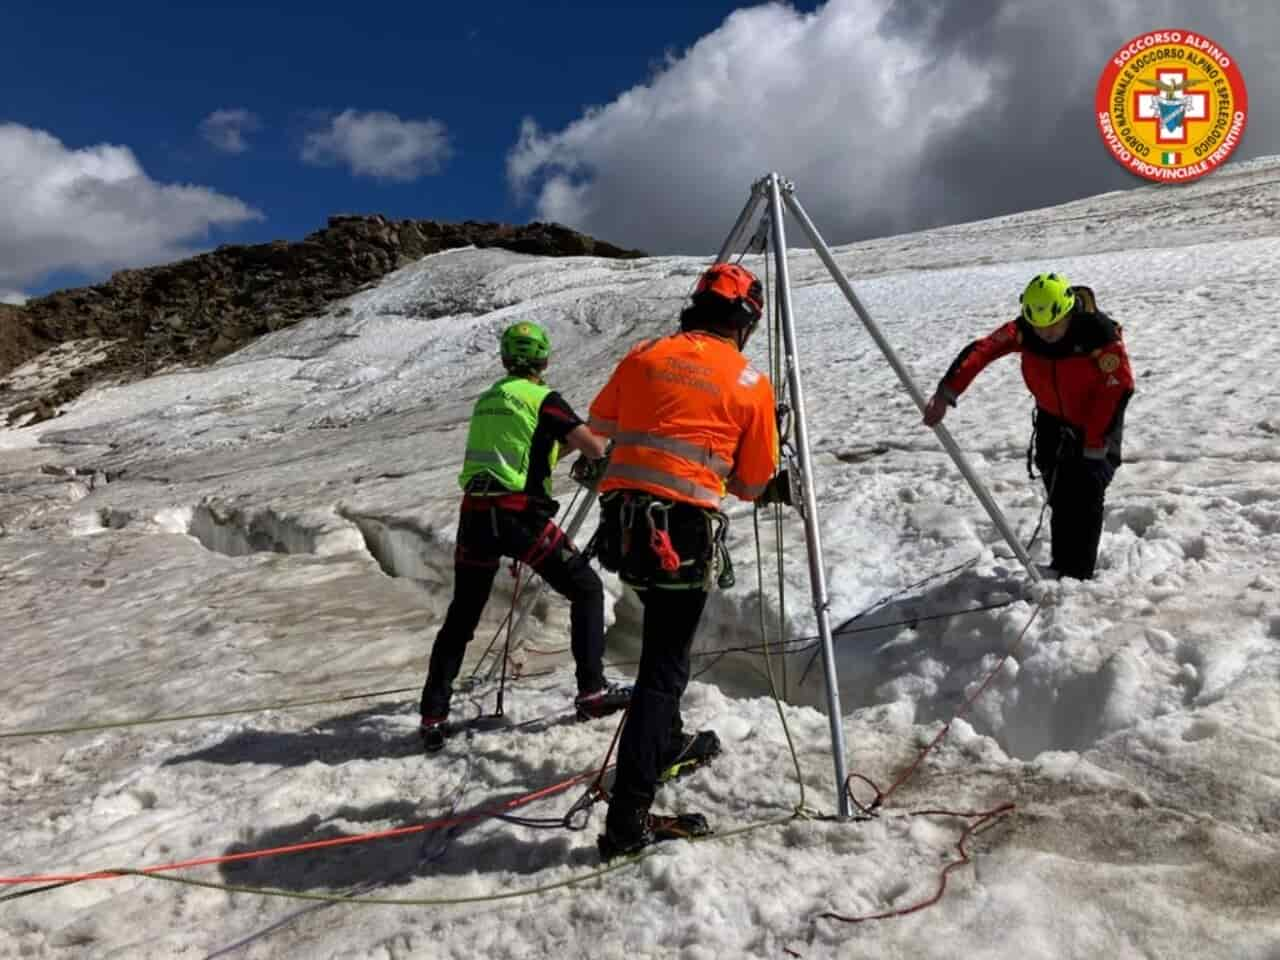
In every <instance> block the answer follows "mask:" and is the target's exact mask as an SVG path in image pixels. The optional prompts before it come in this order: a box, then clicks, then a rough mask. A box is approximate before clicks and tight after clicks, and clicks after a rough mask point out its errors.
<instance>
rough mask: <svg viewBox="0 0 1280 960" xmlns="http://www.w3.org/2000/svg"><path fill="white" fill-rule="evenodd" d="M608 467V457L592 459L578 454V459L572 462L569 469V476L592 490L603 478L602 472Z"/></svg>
mask: <svg viewBox="0 0 1280 960" xmlns="http://www.w3.org/2000/svg"><path fill="white" fill-rule="evenodd" d="M608 465H609V458H608V457H598V458H596V459H592V458H591V457H588V456H587V455H586V454H585V453H584V454H580V455H579V456H578V459H577V460H575V461H573V466H572V467H570V468H569V476H571V477H573V479H574V480H576V481H577V482H578V483H580V484H582V486H584V487H587V488H588V489H594V488H595V487H596V486H597V485H598V484H599V483H600V481H601V480H602V479H603V478H604V471H605V468H606V467H607V466H608Z"/></svg>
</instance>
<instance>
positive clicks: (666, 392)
mask: <svg viewBox="0 0 1280 960" xmlns="http://www.w3.org/2000/svg"><path fill="white" fill-rule="evenodd" d="M590 426H591V429H592V430H594V431H595V432H596V433H598V434H601V435H603V436H606V437H611V438H612V439H613V441H614V446H613V454H612V455H611V456H610V458H609V468H608V471H607V472H606V473H605V476H604V479H603V481H601V484H600V491H601V492H602V493H607V492H608V491H610V490H618V489H634V490H643V491H646V492H648V493H652V494H655V495H656V496H660V497H666V498H668V499H671V500H677V501H680V502H684V503H693V504H697V505H698V506H703V507H715V506H718V505H719V503H720V500H721V498H723V497H724V494H725V491H726V489H727V490H728V492H730V493H733V494H734V495H735V496H738V497H740V498H741V499H743V500H754V499H755V498H756V497H758V496H760V494H761V493H763V492H764V488H765V485H766V484H767V483H768V482H769V480H770V479H771V478H772V477H773V475H774V473H775V472H776V471H777V468H778V433H777V425H776V423H775V420H774V398H773V385H772V384H770V382H769V378H768V377H766V376H764V375H763V374H761V373H759V372H757V371H756V370H755V369H754V368H753V367H752V366H751V365H750V364H749V363H748V362H747V359H746V357H744V356H743V355H742V354H741V353H740V352H739V351H738V349H737V347H735V346H734V345H733V344H732V343H731V342H729V341H728V340H726V339H724V338H722V337H717V336H715V335H713V334H709V333H705V332H702V331H692V332H688V333H678V334H674V335H672V336H669V337H663V338H662V339H660V340H652V341H645V342H643V343H640V344H638V345H637V346H636V347H635V348H634V349H632V351H631V352H630V353H629V354H627V356H626V357H625V358H624V359H623V360H622V362H621V363H620V364H618V367H617V369H615V370H614V372H613V376H611V377H610V378H609V382H608V383H607V384H605V387H604V389H603V390H601V391H600V393H599V395H598V396H597V397H596V398H595V400H594V401H593V402H592V404H591V420H590Z"/></svg>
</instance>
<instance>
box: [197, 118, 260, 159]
mask: <svg viewBox="0 0 1280 960" xmlns="http://www.w3.org/2000/svg"><path fill="white" fill-rule="evenodd" d="M261 129H262V121H261V120H259V119H258V116H257V114H255V113H252V112H250V111H248V110H243V109H235V110H215V111H213V113H211V114H209V115H208V116H207V117H205V118H204V119H203V120H201V121H200V135H201V136H202V137H204V138H205V140H207V141H208V142H209V143H210V144H212V145H213V146H214V147H215V148H217V149H218V150H221V151H222V152H223V153H244V152H245V151H246V150H248V149H249V144H248V143H246V142H245V139H244V138H245V134H249V133H253V132H255V131H257V130H261Z"/></svg>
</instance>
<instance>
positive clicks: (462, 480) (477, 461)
mask: <svg viewBox="0 0 1280 960" xmlns="http://www.w3.org/2000/svg"><path fill="white" fill-rule="evenodd" d="M550 392H551V388H550V387H547V386H545V385H544V384H541V383H534V382H533V381H532V380H529V379H527V378H525V377H503V378H502V379H501V380H499V381H498V382H497V383H495V384H494V385H493V386H492V387H490V388H489V389H488V390H486V391H485V392H484V393H482V394H481V395H480V399H479V400H477V401H476V405H475V408H474V409H473V410H472V413H471V424H470V426H469V427H468V429H467V449H466V454H465V456H464V458H463V463H462V473H460V474H459V475H458V485H459V486H460V487H462V488H463V489H466V487H467V484H468V483H469V482H470V481H471V480H472V479H474V478H475V477H477V476H479V475H480V474H482V473H487V474H489V475H490V476H492V477H493V478H494V479H495V480H497V481H498V482H499V483H500V484H502V486H504V487H506V488H507V489H508V490H511V491H522V490H524V488H525V484H526V483H527V482H528V479H529V451H530V449H531V447H532V445H533V434H534V432H535V431H536V430H537V429H538V411H539V409H541V407H542V401H543V400H545V399H546V397H547V394H549V393H550ZM558 455H559V447H558V445H556V444H553V445H552V448H551V465H552V466H554V465H555V462H556V459H557V457H558ZM545 486H546V493H547V496H550V495H551V477H550V474H549V473H548V476H547V481H546V484H545Z"/></svg>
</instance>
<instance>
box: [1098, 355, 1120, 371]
mask: <svg viewBox="0 0 1280 960" xmlns="http://www.w3.org/2000/svg"><path fill="white" fill-rule="evenodd" d="M1119 366H1120V358H1119V357H1118V356H1116V355H1115V354H1114V353H1104V354H1103V355H1102V356H1100V357H1099V358H1098V369H1099V370H1101V371H1102V372H1103V373H1112V372H1114V371H1115V370H1116V368H1117V367H1119Z"/></svg>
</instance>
